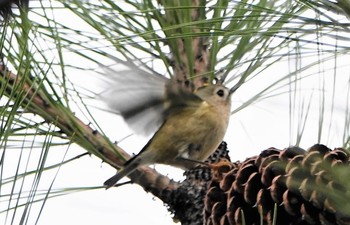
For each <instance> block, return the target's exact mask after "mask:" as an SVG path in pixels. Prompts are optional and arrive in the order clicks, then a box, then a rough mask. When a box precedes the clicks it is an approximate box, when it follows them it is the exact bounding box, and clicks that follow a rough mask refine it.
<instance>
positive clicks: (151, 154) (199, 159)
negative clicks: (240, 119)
mask: <svg viewBox="0 0 350 225" xmlns="http://www.w3.org/2000/svg"><path fill="white" fill-rule="evenodd" d="M132 69H136V68H134V67H132ZM110 72H111V71H110ZM135 72H137V71H134V72H133V73H135ZM138 72H141V73H143V74H142V75H141V76H138V77H139V78H140V79H143V80H144V81H141V82H140V80H139V79H132V80H133V81H134V82H136V83H137V82H140V83H141V84H142V85H136V84H135V85H134V86H135V88H131V89H128V88H125V85H124V86H123V90H128V93H125V92H124V93H123V94H122V95H121V96H122V98H123V99H118V95H117V94H116V93H117V92H118V91H117V89H116V86H118V85H116V82H115V78H113V79H112V80H114V82H113V81H112V82H109V83H110V84H112V86H111V87H110V89H109V91H108V92H106V93H105V94H104V95H103V100H104V101H105V102H106V103H107V105H108V107H109V108H111V109H112V111H115V112H117V113H119V114H120V115H122V116H123V117H124V119H125V121H126V122H129V123H131V124H132V123H134V124H137V121H143V122H141V124H142V125H143V126H145V125H146V126H147V125H150V126H153V125H154V124H153V122H154V121H153V122H152V121H147V120H149V119H150V118H151V119H153V120H155V121H156V123H160V125H159V126H156V127H157V130H156V131H155V133H154V135H153V136H152V137H151V139H150V140H149V141H148V142H147V144H146V145H145V146H144V147H143V148H142V149H141V151H140V152H139V153H138V154H136V155H135V156H133V157H131V158H130V159H129V160H128V161H126V163H125V164H124V165H123V166H122V167H121V169H119V171H118V172H117V173H116V174H115V175H114V176H112V177H111V178H109V179H108V180H106V181H105V182H104V186H105V187H106V188H110V187H112V186H114V185H115V184H117V183H118V181H119V180H120V179H122V178H123V177H125V176H127V175H129V174H130V173H132V172H133V171H135V170H136V169H137V168H139V167H141V166H147V165H151V164H165V165H170V166H174V167H179V168H182V169H190V168H193V167H194V166H196V165H198V164H200V163H203V161H204V160H206V159H207V158H208V157H209V156H210V155H211V154H212V153H213V152H214V151H215V150H216V149H217V147H218V146H219V145H220V143H221V142H222V140H223V138H224V136H225V133H226V130H227V127H228V124H229V120H230V115H231V95H232V93H233V91H234V89H229V88H227V87H225V86H224V85H223V83H222V82H217V83H216V84H206V85H204V86H203V87H199V88H197V89H196V90H194V91H190V90H189V89H188V88H186V87H185V85H183V84H182V83H180V84H179V82H177V81H176V80H173V79H164V78H163V77H162V78H161V77H155V76H153V75H152V76H150V74H148V73H147V74H145V72H144V71H138ZM130 76H131V75H130ZM147 77H148V78H147ZM151 78H152V79H151ZM128 79H130V77H128ZM119 82H120V81H119ZM147 83H149V84H150V85H147ZM153 84H154V87H152V85H153ZM142 86H143V87H144V88H145V87H148V88H146V89H147V90H140V89H142ZM150 87H151V88H150ZM157 90H160V91H157ZM137 92H140V93H142V95H141V97H140V98H139V99H137V100H140V99H141V100H140V101H138V102H137V103H135V98H136V96H135V93H137ZM148 92H149V93H148ZM108 93H109V94H108ZM111 95H112V96H111ZM127 98H129V99H128V101H127ZM145 112H146V113H145ZM147 114H151V115H152V116H151V117H149V116H146V115H147ZM140 115H141V116H140ZM145 120H146V121H145ZM148 123H149V124H148Z"/></svg>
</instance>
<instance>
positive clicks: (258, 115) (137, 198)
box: [0, 18, 350, 225]
mask: <svg viewBox="0 0 350 225" xmlns="http://www.w3.org/2000/svg"><path fill="white" fill-rule="evenodd" d="M59 19H61V18H59ZM337 60H339V61H338V66H339V68H340V69H339V70H337V74H338V76H337V81H336V92H337V98H336V99H335V102H334V104H335V111H334V115H333V117H332V121H331V124H332V126H331V127H330V129H324V131H325V132H326V133H324V134H323V136H322V141H323V142H322V143H324V144H328V146H329V147H330V148H334V147H338V146H340V145H341V144H342V142H341V141H342V139H341V137H340V134H342V133H343V129H344V117H345V116H344V111H345V107H346V106H345V105H346V97H347V96H348V93H347V89H346V88H348V86H349V75H350V74H349V73H350V66H349V65H347V64H348V62H350V56H344V57H340V56H339V57H338V59H337ZM294 63H295V61H294V60H293V59H291V60H290V61H289V62H280V63H278V64H276V65H275V66H274V67H272V68H270V69H268V70H266V71H264V72H263V73H264V74H265V75H261V77H264V79H265V80H259V79H257V80H255V81H251V82H249V83H247V84H246V85H244V86H243V87H242V88H241V89H240V90H238V91H237V93H236V94H235V95H234V97H233V104H232V105H233V106H232V107H233V110H234V109H235V108H236V107H238V105H240V104H241V102H244V101H245V100H247V98H248V96H251V94H252V92H254V91H255V90H257V89H258V88H259V87H263V86H264V85H266V84H269V79H270V78H271V75H273V76H282V75H285V74H288V73H289V72H291V71H293V67H290V64H292V65H293V64H294ZM303 63H306V62H303ZM342 65H343V67H342ZM327 67H329V68H333V67H334V64H333V63H332V61H331V62H330V63H329V64H328V63H324V64H322V68H320V67H316V68H315V69H314V71H313V73H316V72H317V74H318V75H317V76H312V77H310V78H309V79H308V80H306V82H305V83H303V84H302V86H301V87H300V88H301V89H302V90H303V92H304V93H303V95H302V96H301V97H300V99H301V101H303V100H304V101H306V103H307V101H308V100H309V99H310V98H312V101H311V102H312V104H311V112H310V114H309V118H308V123H307V125H306V128H305V134H304V136H303V139H302V142H301V147H303V148H308V147H310V146H312V145H313V144H315V143H316V142H317V131H318V113H319V106H318V103H319V101H320V100H319V93H321V92H319V91H318V89H320V85H319V84H320V83H322V82H325V85H326V92H325V93H326V101H327V103H328V102H329V101H330V96H331V93H332V89H331V88H332V86H331V85H332V83H331V81H332V79H331V78H332V77H333V73H334V71H332V70H331V71H327V70H326V69H325V68H327ZM307 73H311V70H309V71H307ZM70 77H71V79H72V80H73V81H74V82H77V83H79V84H80V85H83V86H85V85H87V86H88V85H91V84H92V83H93V82H91V80H89V79H87V77H86V74H81V73H76V72H73V71H71V74H70ZM269 77H270V78H269ZM271 79H275V77H272V78H271ZM265 82H266V83H265ZM281 90H282V89H281ZM285 90H286V91H288V87H286V89H285ZM342 93H343V94H344V95H342ZM341 96H344V97H343V98H342V97H341ZM288 104H289V102H288V95H287V94H285V95H279V96H277V97H274V98H270V99H265V100H263V101H261V102H259V103H255V104H253V105H251V106H249V107H247V108H246V109H244V110H242V111H240V112H238V113H236V114H234V115H233V116H232V118H231V121H230V125H229V129H228V132H227V134H226V137H225V141H226V142H227V143H228V148H229V149H230V157H231V159H232V161H236V160H244V159H245V158H246V157H249V156H253V155H256V154H259V153H260V152H261V151H262V150H264V149H266V148H268V147H272V146H273V147H277V148H285V147H288V146H289V145H290V144H291V143H294V141H295V133H296V132H295V129H296V128H297V124H296V123H295V122H296V121H297V120H298V118H299V117H300V116H299V115H298V114H297V112H296V114H295V118H294V121H292V122H293V124H294V125H293V126H292V127H290V125H289V119H290V116H289V106H288ZM327 109H328V108H327ZM327 109H326V111H327ZM92 111H93V112H94V114H93V115H94V117H95V118H96V120H97V121H98V122H99V124H100V125H101V127H102V128H103V130H104V131H105V132H107V135H108V136H109V137H110V138H111V139H112V140H121V139H123V138H124V137H125V136H127V135H129V134H130V133H131V131H130V130H128V128H127V126H126V125H125V124H124V123H123V121H122V119H121V118H119V117H118V116H114V115H110V114H107V113H105V112H100V111H99V112H98V111H96V110H95V109H92ZM329 119H330V114H329V113H328V112H327V113H326V119H325V120H326V122H325V124H326V127H328V123H329V122H330V121H329ZM121 130H123V131H125V130H127V131H126V132H122V133H121V132H119V131H121ZM290 130H292V131H290ZM146 141H147V139H146V138H142V137H139V136H136V135H133V136H131V137H129V138H127V139H126V140H124V141H122V142H121V143H120V145H121V146H122V147H123V148H124V149H127V150H128V151H129V152H130V153H137V152H138V151H139V149H141V148H142V146H143V145H144V144H145V143H146ZM53 151H54V150H53ZM79 152H83V151H82V150H81V149H79V148H78V147H76V146H71V147H70V149H69V151H68V156H75V155H76V154H77V153H79ZM55 154H57V157H62V149H61V150H59V151H57V153H53V156H52V157H54V156H55ZM68 158H69V157H68ZM52 160H53V161H54V159H52ZM156 168H161V170H162V172H163V173H165V174H169V177H171V178H174V179H177V180H181V179H183V177H182V171H181V170H178V169H174V168H169V167H165V166H156ZM114 173H115V170H114V169H112V168H111V167H110V166H108V165H107V164H104V163H102V162H101V160H99V159H97V158H96V157H93V156H92V157H84V158H83V159H80V160H77V161H76V162H73V163H71V164H69V165H68V166H64V167H62V168H61V170H60V171H59V173H58V176H57V178H56V181H55V183H54V187H53V188H54V189H55V188H60V187H79V186H98V185H101V184H102V183H103V182H104V181H105V180H106V179H107V178H109V177H110V176H111V175H113V174H114ZM51 179H52V178H50V180H48V182H51ZM125 180H127V179H125ZM0 204H4V203H3V202H1V203H0ZM33 214H35V213H33ZM33 219H34V220H32V221H33V222H32V223H29V224H34V221H35V217H34V218H33ZM1 221H4V214H0V223H1ZM10 221H11V220H10V219H8V220H7V222H8V224H10V223H9V222H10ZM14 224H16V223H14ZM38 224H39V225H47V224H50V225H61V224H67V225H70V224H85V225H95V224H152V225H170V224H173V221H172V219H171V216H170V214H169V212H168V211H167V210H166V207H164V205H163V203H162V202H161V201H159V200H158V199H156V198H154V197H153V196H152V195H151V194H146V193H145V192H144V191H143V190H142V188H140V187H138V186H137V185H125V186H123V187H119V188H111V189H109V190H107V191H106V190H104V189H101V190H95V191H85V192H80V193H76V194H69V195H67V196H63V197H58V198H53V199H50V200H49V201H48V202H47V203H46V206H45V208H44V211H43V213H42V215H41V217H40V220H39V222H38Z"/></svg>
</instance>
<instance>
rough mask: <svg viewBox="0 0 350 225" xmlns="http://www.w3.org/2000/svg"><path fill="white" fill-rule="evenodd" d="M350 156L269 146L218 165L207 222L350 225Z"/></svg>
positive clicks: (206, 207) (210, 187) (339, 151)
mask: <svg viewBox="0 0 350 225" xmlns="http://www.w3.org/2000/svg"><path fill="white" fill-rule="evenodd" d="M348 164H349V155H348V153H346V152H345V150H343V149H335V150H333V151H331V150H330V149H328V148H327V147H326V146H324V145H315V146H313V147H311V148H310V149H309V150H308V151H305V150H303V149H301V148H297V147H292V148H287V149H285V150H282V151H281V150H277V149H275V148H270V149H267V150H265V151H263V152H262V153H261V154H260V155H259V156H256V157H251V158H248V159H247V160H245V161H244V162H237V163H233V164H231V165H232V166H231V169H230V170H229V171H227V165H223V166H224V167H225V168H224V169H222V168H221V170H220V166H219V168H217V167H216V170H214V171H213V174H216V173H220V171H221V176H218V175H216V176H212V180H211V181H210V183H209V185H208V191H207V193H206V196H205V201H204V210H205V211H204V217H205V219H204V220H205V221H204V222H205V224H207V225H211V224H243V220H245V224H247V225H248V224H262V223H261V222H263V223H264V224H272V222H273V220H274V219H273V218H274V216H276V221H275V222H276V224H283V225H286V224H293V225H294V224H327V225H328V224H340V225H346V224H350V193H349V191H348V190H349V188H350V182H349V181H348V180H350V179H349V178H350V170H349V168H348Z"/></svg>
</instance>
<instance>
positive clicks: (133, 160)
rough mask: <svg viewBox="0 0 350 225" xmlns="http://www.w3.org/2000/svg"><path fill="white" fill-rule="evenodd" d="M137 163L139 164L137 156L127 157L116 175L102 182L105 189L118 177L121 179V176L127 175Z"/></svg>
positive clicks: (134, 168) (115, 181)
mask: <svg viewBox="0 0 350 225" xmlns="http://www.w3.org/2000/svg"><path fill="white" fill-rule="evenodd" d="M139 165H140V159H139V158H138V157H133V158H131V159H129V160H128V161H127V162H126V163H125V165H124V167H123V168H122V169H120V170H119V171H118V173H117V174H116V175H114V176H113V177H111V178H109V179H108V180H106V181H105V182H104V183H103V185H104V186H105V187H106V189H108V188H110V187H112V186H114V185H115V184H116V183H117V182H118V181H119V180H120V179H122V178H123V177H125V176H127V175H129V174H130V173H132V172H133V171H134V170H136V169H137V167H138V166H139Z"/></svg>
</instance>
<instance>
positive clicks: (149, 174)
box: [0, 65, 178, 202]
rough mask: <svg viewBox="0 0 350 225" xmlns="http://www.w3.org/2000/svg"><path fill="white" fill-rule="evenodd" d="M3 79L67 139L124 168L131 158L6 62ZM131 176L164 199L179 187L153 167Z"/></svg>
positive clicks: (8, 90)
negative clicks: (170, 191)
mask: <svg viewBox="0 0 350 225" xmlns="http://www.w3.org/2000/svg"><path fill="white" fill-rule="evenodd" d="M0 81H1V83H0V87H1V89H3V90H5V92H4V95H6V96H7V97H11V96H12V97H16V96H18V93H17V94H14V93H13V91H14V90H21V92H22V93H25V94H24V95H23V101H21V106H22V107H23V108H25V109H26V110H27V111H28V112H29V113H33V114H36V115H39V116H41V117H42V118H43V119H44V120H45V121H46V122H47V123H50V124H54V125H55V126H57V127H58V128H59V129H60V131H61V133H63V134H65V135H66V136H67V139H70V140H71V141H72V142H74V143H76V144H78V145H80V146H81V147H83V148H84V149H85V150H86V151H88V152H89V153H91V154H94V155H95V156H97V157H99V158H101V159H102V160H103V161H104V162H106V163H108V164H110V165H111V166H113V167H114V168H117V169H118V168H120V166H121V165H123V164H124V162H125V159H127V158H130V155H129V154H127V153H126V152H125V151H124V150H123V149H122V148H120V147H119V146H117V145H114V144H111V142H110V141H109V140H108V139H107V138H106V137H105V136H103V135H102V134H101V133H99V132H97V131H96V130H93V129H92V128H91V127H90V126H89V125H87V124H84V123H83V122H82V121H81V120H80V119H79V118H77V117H76V116H75V115H74V113H73V112H71V111H70V110H68V109H67V108H64V106H63V105H61V104H54V102H55V101H54V100H53V99H52V98H51V97H50V96H49V95H47V94H45V93H44V92H43V91H42V90H41V89H40V88H34V87H33V85H30V84H29V83H28V82H25V81H24V82H22V78H21V76H20V75H16V74H14V73H12V72H10V71H8V70H7V68H6V67H5V66H3V65H0ZM16 85H17V86H18V85H21V88H20V89H16V88H15V87H16ZM130 179H131V182H133V183H136V184H139V185H140V186H142V187H143V188H144V189H145V190H146V191H149V192H151V193H152V194H153V195H155V196H156V197H159V198H160V199H161V200H163V201H164V202H166V201H168V199H164V195H163V194H162V193H163V190H174V189H176V188H177V186H178V184H177V183H176V182H174V181H172V180H170V179H169V178H168V177H166V176H163V175H161V174H159V173H158V172H157V171H155V170H154V169H151V168H149V167H142V168H140V169H139V170H137V171H135V172H134V173H132V174H131V175H130Z"/></svg>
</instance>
